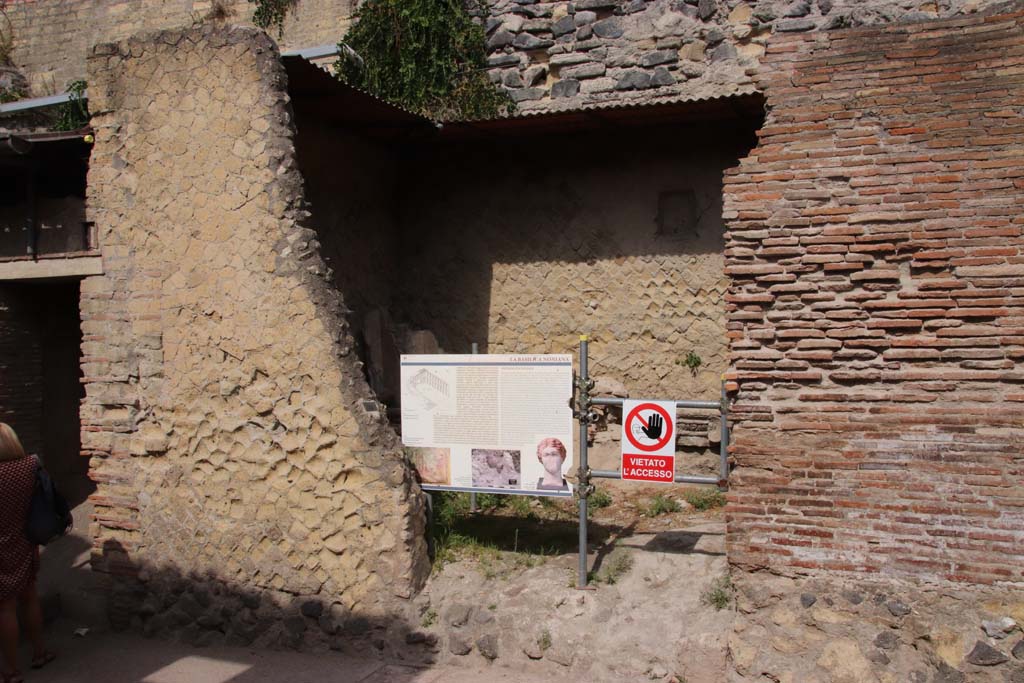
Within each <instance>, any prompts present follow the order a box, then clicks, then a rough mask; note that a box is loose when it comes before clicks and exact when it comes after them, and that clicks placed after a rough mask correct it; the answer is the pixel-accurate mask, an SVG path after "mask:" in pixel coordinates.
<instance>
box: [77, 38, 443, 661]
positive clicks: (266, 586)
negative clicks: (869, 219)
mask: <svg viewBox="0 0 1024 683" xmlns="http://www.w3.org/2000/svg"><path fill="white" fill-rule="evenodd" d="M89 70H90V82H91V86H90V87H91V96H92V101H91V105H92V110H93V114H94V118H93V126H94V128H95V130H96V144H95V149H94V151H93V155H92V164H91V166H90V174H89V184H88V187H89V190H88V191H89V197H88V205H89V216H90V219H91V220H93V221H95V223H96V226H97V230H98V232H99V238H100V244H101V245H102V254H103V259H104V267H105V271H106V272H105V274H104V275H103V276H98V277H90V278H86V279H85V280H84V281H83V283H82V297H81V308H82V318H83V322H82V330H83V334H84V338H83V344H82V351H83V355H84V358H83V364H82V367H83V371H84V374H85V380H84V381H85V383H86V394H87V395H86V398H85V400H84V402H83V405H82V410H81V419H82V429H83V434H82V448H83V450H84V451H85V453H86V454H88V455H91V456H92V463H91V470H90V474H91V476H92V478H93V479H94V480H95V481H96V482H97V484H98V487H99V488H98V491H97V493H96V495H95V496H94V498H93V501H94V503H95V506H96V513H95V520H94V523H93V527H92V535H93V538H94V544H95V545H94V549H93V567H94V569H97V570H99V571H104V572H109V573H113V574H117V575H120V576H122V577H123V578H122V581H120V583H119V586H120V593H119V594H116V595H115V596H114V599H113V601H112V614H111V616H112V619H113V620H114V623H115V625H119V626H127V625H135V627H139V628H143V629H144V630H145V631H146V632H147V633H161V632H164V631H169V630H174V629H177V628H180V627H181V626H182V625H183V624H188V625H189V628H193V629H196V628H201V629H203V631H204V634H203V638H204V642H220V641H222V640H227V641H229V642H233V643H249V642H253V641H257V642H261V643H267V644H281V643H293V642H294V641H295V639H296V638H300V639H301V638H306V639H315V638H326V637H327V635H329V634H331V633H333V632H334V630H335V629H336V628H337V627H338V626H339V624H343V623H346V622H348V621H352V620H356V621H358V622H359V623H363V621H365V620H366V619H371V618H375V617H379V616H380V615H382V614H385V613H387V612H388V610H389V609H390V608H391V606H392V603H394V602H395V600H396V597H395V596H402V597H408V596H409V595H411V594H412V593H413V592H415V591H416V590H417V589H418V588H419V586H420V585H422V582H423V581H424V579H425V577H426V574H427V572H428V570H429V568H428V566H427V565H426V548H425V545H424V538H423V520H424V515H423V510H422V497H421V496H420V494H419V492H418V488H417V487H416V486H415V484H414V483H413V482H412V480H411V476H410V473H409V471H408V469H407V468H406V466H405V465H404V462H403V459H402V453H401V448H400V445H399V443H398V440H397V438H396V436H395V434H394V433H393V432H392V431H391V430H390V429H389V428H388V427H387V426H386V425H385V424H384V423H383V422H382V421H381V420H380V419H379V417H377V414H376V413H375V412H373V411H372V410H368V409H367V407H366V405H365V403H364V402H365V401H366V400H367V399H370V398H371V395H370V391H369V388H368V387H367V386H366V383H365V381H364V380H363V379H362V374H361V371H360V368H359V365H358V360H357V359H356V357H355V354H354V353H353V352H352V338H351V334H350V332H349V330H348V329H347V327H346V324H345V322H344V310H345V309H344V303H343V300H342V296H341V294H340V293H338V292H337V291H336V290H335V289H334V288H333V287H332V286H331V285H330V283H329V282H328V281H327V277H326V272H327V269H326V267H325V265H324V263H323V260H322V258H321V256H320V254H319V245H318V243H317V241H316V239H315V233H314V232H313V231H312V230H311V229H309V228H307V227H305V224H304V221H305V219H306V211H305V209H304V199H303V189H302V178H301V176H300V174H299V171H298V167H297V164H296V160H295V151H294V148H293V137H294V129H293V125H292V121H291V114H290V110H289V105H288V95H287V91H286V75H285V72H284V69H283V66H282V64H281V61H280V58H279V55H278V52H277V50H276V47H275V46H274V44H273V42H272V41H271V40H270V39H269V38H268V37H267V36H266V34H263V33H262V32H258V31H255V30H252V29H242V28H233V29H219V28H215V27H212V26H206V27H202V28H197V29H191V30H186V31H175V32H162V33H157V34H150V35H145V36H141V37H138V38H133V39H130V40H128V41H126V42H122V43H118V44H102V45H99V46H97V47H96V48H95V50H94V51H93V54H92V56H91V57H90V60H89ZM183 585H188V586H190V588H189V589H188V590H187V591H184V592H183V591H182V586H183ZM238 588H244V589H245V590H246V591H248V592H247V593H245V594H244V595H239V594H238V593H237V591H236V590H235V589H238ZM218 595H220V596H223V597H221V598H220V599H215V596H218ZM261 596H262V597H264V598H266V599H264V600H262V601H261ZM267 610H273V612H272V613H273V614H274V616H275V618H270V617H269V616H268V612H267ZM282 612H284V616H286V617H287V618H281V616H282V614H281V613H282ZM197 625H198V626H197ZM307 626H308V627H309V628H308V630H307Z"/></svg>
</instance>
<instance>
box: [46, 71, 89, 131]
mask: <svg viewBox="0 0 1024 683" xmlns="http://www.w3.org/2000/svg"><path fill="white" fill-rule="evenodd" d="M85 87H86V84H85V81H72V82H71V84H70V85H69V86H68V89H67V93H68V95H70V96H71V99H70V100H68V101H67V102H65V103H64V104H61V105H60V106H58V107H57V118H56V120H55V121H54V123H53V129H54V130H78V129H79V128H84V127H86V126H88V125H89V106H88V104H87V103H86V99H85Z"/></svg>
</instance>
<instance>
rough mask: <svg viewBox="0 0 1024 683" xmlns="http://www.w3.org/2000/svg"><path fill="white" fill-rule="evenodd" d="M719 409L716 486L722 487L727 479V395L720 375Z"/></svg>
mask: <svg viewBox="0 0 1024 683" xmlns="http://www.w3.org/2000/svg"><path fill="white" fill-rule="evenodd" d="M719 410H720V412H719V417H718V419H719V425H720V429H719V431H720V432H721V434H720V435H719V438H720V439H721V441H719V442H718V460H719V462H718V476H719V479H720V481H719V482H718V488H720V489H722V488H725V487H726V486H727V485H728V481H729V395H728V394H727V393H726V391H725V377H722V405H721V407H720V409H719Z"/></svg>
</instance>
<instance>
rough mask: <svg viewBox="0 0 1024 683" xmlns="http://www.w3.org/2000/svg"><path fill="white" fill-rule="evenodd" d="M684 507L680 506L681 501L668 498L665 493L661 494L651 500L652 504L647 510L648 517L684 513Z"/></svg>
mask: <svg viewBox="0 0 1024 683" xmlns="http://www.w3.org/2000/svg"><path fill="white" fill-rule="evenodd" d="M682 509H683V506H682V505H680V504H679V501H678V500H676V499H675V498H671V497H669V496H666V495H665V494H663V493H659V494H658V495H656V496H655V497H654V498H652V499H651V504H650V506H649V507H648V508H647V516H648V517H657V516H658V515H664V514H668V513H671V512H682Z"/></svg>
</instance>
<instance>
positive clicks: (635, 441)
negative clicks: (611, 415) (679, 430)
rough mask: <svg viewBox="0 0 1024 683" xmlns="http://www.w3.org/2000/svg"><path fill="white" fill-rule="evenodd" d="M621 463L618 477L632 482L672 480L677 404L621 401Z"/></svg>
mask: <svg viewBox="0 0 1024 683" xmlns="http://www.w3.org/2000/svg"><path fill="white" fill-rule="evenodd" d="M622 414H623V415H625V416H626V418H625V419H624V420H623V421H622V434H623V437H622V465H621V466H620V468H619V476H620V477H622V478H623V479H632V480H634V481H660V482H665V483H668V482H672V481H675V469H676V457H675V455H676V404H675V403H674V402H672V401H623V402H622Z"/></svg>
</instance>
